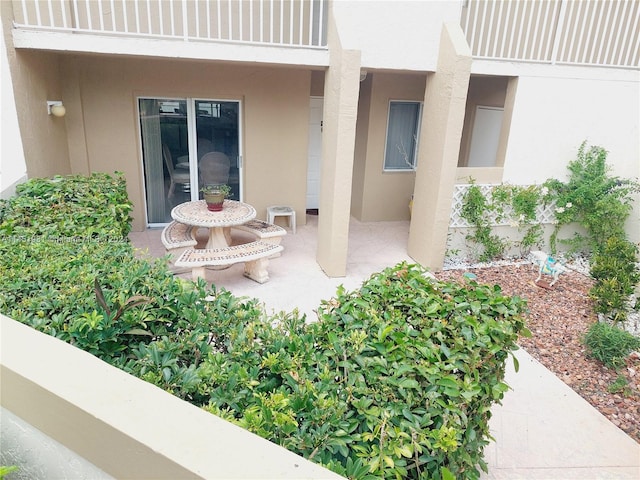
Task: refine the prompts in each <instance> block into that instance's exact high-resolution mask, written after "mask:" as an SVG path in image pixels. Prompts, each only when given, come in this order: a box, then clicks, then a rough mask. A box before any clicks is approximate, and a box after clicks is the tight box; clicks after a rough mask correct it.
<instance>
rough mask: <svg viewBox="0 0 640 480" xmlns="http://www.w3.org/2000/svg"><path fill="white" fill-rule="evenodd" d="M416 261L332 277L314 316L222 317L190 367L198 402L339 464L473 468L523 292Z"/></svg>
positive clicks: (382, 469)
mask: <svg viewBox="0 0 640 480" xmlns="http://www.w3.org/2000/svg"><path fill="white" fill-rule="evenodd" d="M424 273H425V272H424V270H423V269H421V268H420V267H418V266H416V265H408V264H399V265H396V266H395V267H393V268H388V269H386V270H384V271H383V272H381V273H379V274H376V275H373V276H372V277H371V278H370V279H369V280H368V281H366V282H365V283H364V284H363V285H362V287H361V288H360V289H359V290H357V291H353V292H347V291H345V290H344V289H342V288H340V289H339V290H338V294H337V296H336V298H335V299H333V300H331V301H328V302H323V304H322V306H321V307H320V309H319V317H320V319H319V321H318V322H316V323H312V324H306V323H305V322H304V321H302V320H301V319H299V318H298V317H297V316H296V315H288V316H284V317H282V318H280V319H279V321H278V322H277V324H276V325H275V326H272V325H271V324H270V323H269V322H265V321H264V320H261V319H257V318H254V319H252V320H250V321H249V322H248V323H244V322H240V323H235V324H233V325H230V326H229V327H226V326H225V327H224V328H223V329H222V331H221V332H220V333H221V334H222V336H221V337H219V336H217V335H216V343H219V344H222V345H224V349H223V351H222V352H220V351H216V352H212V353H211V354H210V355H209V357H208V358H206V359H205V360H204V361H203V363H202V365H201V368H200V376H201V377H202V378H203V383H204V382H205V379H206V382H207V383H208V384H209V385H210V387H208V388H212V390H211V392H210V395H211V403H210V404H209V406H208V410H209V411H211V412H214V413H216V414H218V415H221V416H223V417H225V418H227V419H230V420H232V421H235V422H237V423H238V424H239V425H241V426H243V427H245V428H247V429H249V430H251V431H253V432H255V433H257V434H259V435H262V436H265V437H266V438H269V439H270V440H272V441H274V442H277V443H279V444H281V445H283V446H285V447H286V448H288V449H290V450H292V451H294V452H297V453H299V454H301V455H303V456H305V457H307V458H310V459H313V460H315V461H318V462H319V463H322V464H324V465H326V466H328V467H330V468H332V469H333V470H335V471H336V472H338V473H340V474H342V475H345V476H348V477H349V478H441V475H443V472H445V471H446V470H449V471H450V472H453V473H454V474H456V475H458V476H464V477H465V478H478V471H477V470H476V468H477V466H480V468H483V469H485V468H486V466H485V463H484V461H483V460H482V451H483V448H484V446H485V445H486V444H487V443H488V440H487V438H488V434H489V432H488V420H489V418H490V411H489V409H490V406H491V404H492V403H494V402H496V401H499V400H500V399H502V398H503V395H504V393H505V391H506V390H507V389H508V387H507V385H506V384H505V383H504V382H503V379H504V368H505V361H506V359H507V356H508V355H509V352H510V351H511V350H513V349H515V348H517V347H516V344H515V342H516V340H517V338H518V334H519V333H526V330H525V329H524V321H523V319H522V317H521V314H522V312H523V309H524V301H523V300H521V299H519V298H517V297H516V298H511V297H505V296H503V295H502V293H501V291H500V288H499V287H497V286H495V287H488V286H480V285H477V284H476V283H470V284H468V285H460V284H455V283H443V282H437V281H435V280H430V279H428V278H427V277H426V276H425V275H424ZM203 386H204V385H203ZM443 468H444V469H446V470H441V469H443Z"/></svg>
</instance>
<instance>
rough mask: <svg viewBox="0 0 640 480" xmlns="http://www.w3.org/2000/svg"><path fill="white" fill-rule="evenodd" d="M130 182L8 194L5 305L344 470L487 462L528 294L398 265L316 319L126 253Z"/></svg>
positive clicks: (1, 238) (443, 472) (372, 474)
mask: <svg viewBox="0 0 640 480" xmlns="http://www.w3.org/2000/svg"><path fill="white" fill-rule="evenodd" d="M67 182H68V183H67ZM83 183H85V184H88V185H86V186H84V187H83V186H81V185H82V184H83ZM98 185H101V186H98ZM94 187H95V188H94ZM58 188H59V189H60V190H62V191H64V192H67V193H66V194H61V193H59V192H57V191H56V190H57V189H58ZM102 189H106V190H108V191H106V192H105V193H104V195H102V193H100V192H102ZM71 191H73V192H76V193H75V194H71V193H70V192H71ZM36 192H37V193H38V196H35V197H34V196H33V194H34V193H36ZM83 192H84V193H86V194H87V195H88V196H89V197H90V198H91V201H87V200H86V199H84V198H83ZM125 192H126V189H125V185H124V180H123V179H122V178H121V177H119V176H116V177H115V178H111V177H108V176H101V175H98V176H92V177H90V178H88V179H82V178H80V177H58V178H56V179H54V180H53V181H45V180H35V181H32V182H28V184H27V185H25V186H23V187H21V189H20V190H19V195H18V196H17V197H16V198H15V199H12V200H11V201H9V202H5V203H4V204H3V205H2V209H1V210H0V282H1V284H0V285H1V288H0V311H1V312H2V313H4V314H6V315H8V316H10V317H13V318H15V319H16V320H19V321H21V322H24V323H27V324H29V325H31V326H32V327H34V328H36V329H38V330H40V331H43V332H46V333H48V334H50V335H53V336H56V337H58V338H60V339H62V340H64V341H67V342H69V343H72V344H74V345H76V346H78V347H80V348H83V349H85V350H87V351H89V352H91V353H93V354H94V355H96V356H98V357H100V358H102V359H104V360H105V361H107V362H109V363H111V364H112V365H115V366H117V367H119V368H121V369H124V370H125V371H128V372H130V373H132V374H134V375H136V376H138V377H140V378H142V379H144V380H146V381H149V382H151V383H154V384H156V385H158V386H160V387H162V388H164V389H165V390H167V391H169V392H171V393H173V394H174V395H176V396H178V397H180V398H183V399H185V400H187V401H190V402H192V403H194V404H195V405H198V406H201V407H203V408H205V409H207V410H208V411H210V412H212V413H215V414H218V415H220V416H222V417H223V418H226V419H229V420H231V421H233V422H235V423H237V424H239V425H241V426H243V427H245V428H247V429H249V430H251V431H253V432H255V433H257V434H259V435H261V436H263V437H265V438H267V439H269V440H271V441H273V442H275V443H278V444H280V445H282V446H284V447H286V448H288V449H290V450H292V451H294V452H297V453H299V454H301V455H303V456H305V457H306V458H309V459H312V460H313V461H316V462H319V463H321V464H323V465H326V466H328V467H329V468H331V469H333V470H334V471H336V472H338V473H341V474H343V475H345V476H347V477H349V478H354V479H355V478H358V479H365V478H447V479H448V478H453V477H452V475H453V476H455V477H457V478H478V476H479V471H478V468H481V469H485V468H486V466H485V463H484V461H483V459H482V451H483V448H484V446H485V445H486V444H487V443H488V438H489V437H488V435H489V432H488V420H489V418H490V408H491V406H492V404H494V403H495V402H496V401H499V400H500V399H501V398H502V397H503V395H504V392H505V391H506V390H507V388H508V387H507V386H506V384H505V383H504V382H503V379H504V370H505V361H506V359H507V357H508V355H509V353H510V351H512V350H514V349H516V348H517V347H516V344H515V342H516V340H517V338H518V335H519V334H526V333H527V331H526V329H525V328H524V321H523V317H522V314H523V312H524V309H525V304H524V301H522V300H521V299H519V298H517V297H507V296H505V295H503V294H502V292H501V291H500V289H499V287H497V286H496V287H488V286H481V285H477V284H475V283H473V282H470V283H468V284H464V285H461V284H456V283H444V282H438V281H435V280H432V279H429V278H428V277H427V276H426V275H425V272H424V270H423V269H422V268H420V267H418V266H416V265H409V264H399V265H396V266H395V267H392V268H389V269H386V270H385V271H383V272H381V273H379V274H376V275H373V276H372V277H371V278H370V279H369V280H368V281H366V282H365V283H364V284H363V285H362V287H361V288H360V289H358V290H356V291H353V292H348V291H345V290H344V289H342V288H340V289H339V290H338V292H337V294H336V297H335V298H334V299H332V300H331V301H327V302H323V303H322V305H321V306H320V308H319V313H320V320H319V321H318V322H315V323H308V322H306V319H305V318H304V317H300V316H299V315H298V314H297V312H292V313H284V312H283V313H281V314H279V315H277V316H274V317H269V316H267V315H266V314H265V313H264V311H263V310H262V309H261V308H260V307H259V303H258V301H257V300H254V299H244V298H242V299H241V298H237V297H234V296H233V295H231V294H230V293H229V292H228V291H226V290H224V289H218V288H216V287H215V286H210V287H209V286H207V285H206V284H205V282H203V281H199V282H198V283H194V282H191V281H184V280H181V279H179V278H175V277H173V276H172V275H171V273H170V272H169V271H168V269H167V267H166V262H165V261H164V260H158V261H147V260H143V259H137V258H135V256H134V252H133V249H132V246H131V245H130V244H129V243H128V241H127V240H126V237H125V234H126V233H127V232H128V228H129V226H128V221H129V220H128V213H129V211H130V204H129V202H128V201H125V200H124V196H126V193H125ZM40 194H43V195H42V196H40ZM44 194H46V195H44ZM45 196H46V198H48V199H49V203H47V202H45V201H44V200H43V198H44V197H45ZM107 197H108V198H107ZM91 202H93V203H94V207H91ZM112 202H113V203H115V206H114V205H112ZM76 203H78V205H76ZM54 205H56V206H55V207H54ZM59 211H62V212H69V213H67V214H64V215H60V214H59V213H58V212H59ZM20 212H21V213H20ZM71 212H73V213H71ZM95 219H98V225H99V226H98V227H96V226H95V225H96V224H95V222H94V220H95ZM74 220H76V221H77V222H78V223H77V224H74ZM56 226H58V228H56Z"/></svg>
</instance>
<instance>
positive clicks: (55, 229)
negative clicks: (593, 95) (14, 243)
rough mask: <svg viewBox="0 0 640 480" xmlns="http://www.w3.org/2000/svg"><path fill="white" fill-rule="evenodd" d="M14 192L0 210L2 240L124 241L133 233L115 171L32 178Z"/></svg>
mask: <svg viewBox="0 0 640 480" xmlns="http://www.w3.org/2000/svg"><path fill="white" fill-rule="evenodd" d="M16 192H17V196H16V197H14V198H12V199H11V202H10V203H9V202H5V203H4V206H2V207H0V234H2V235H12V236H14V237H19V236H22V235H27V236H28V237H30V238H31V237H34V236H48V237H57V239H58V240H61V239H69V238H77V237H79V236H82V237H84V238H95V237H105V238H106V237H111V238H112V239H123V238H125V237H126V236H127V234H128V233H129V231H130V230H131V224H130V220H131V217H130V216H129V214H130V213H131V210H132V205H131V202H130V201H129V198H128V196H127V190H126V184H125V180H124V177H123V176H122V174H121V173H118V172H116V174H115V175H114V176H110V175H107V174H105V173H94V174H92V175H91V176H90V177H84V176H81V175H69V176H55V177H53V178H52V179H47V178H34V179H31V180H29V181H28V182H24V183H22V184H20V185H18V187H17V188H16Z"/></svg>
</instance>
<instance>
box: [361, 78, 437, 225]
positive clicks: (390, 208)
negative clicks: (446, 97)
mask: <svg viewBox="0 0 640 480" xmlns="http://www.w3.org/2000/svg"><path fill="white" fill-rule="evenodd" d="M425 82H426V75H424V74H392V73H378V72H374V73H371V72H369V74H368V75H367V79H365V81H364V82H362V84H363V87H362V90H363V93H364V94H365V95H366V96H363V98H362V100H361V102H360V106H359V112H358V139H357V141H356V159H355V168H354V190H353V205H354V209H353V210H352V213H353V214H354V216H355V217H356V218H358V219H359V220H361V221H364V222H372V221H389V220H408V219H409V200H410V199H411V194H412V193H413V185H414V180H415V172H413V171H403V172H390V171H387V172H385V171H384V152H385V139H386V136H387V118H388V112H389V102H390V101H391V100H409V101H418V102H421V101H423V100H424V92H425ZM423 127H425V125H424V124H423ZM418 168H420V166H418Z"/></svg>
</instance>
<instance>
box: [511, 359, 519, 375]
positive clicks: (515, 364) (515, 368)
mask: <svg viewBox="0 0 640 480" xmlns="http://www.w3.org/2000/svg"><path fill="white" fill-rule="evenodd" d="M511 358H513V368H514V370H515V371H516V373H518V371H520V362H519V361H518V359H517V358H516V356H515V355H512V356H511Z"/></svg>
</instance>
